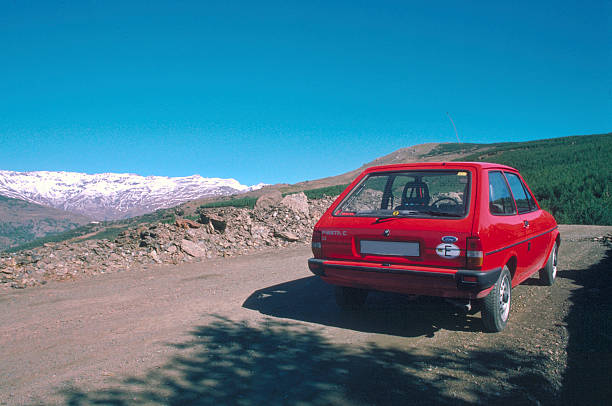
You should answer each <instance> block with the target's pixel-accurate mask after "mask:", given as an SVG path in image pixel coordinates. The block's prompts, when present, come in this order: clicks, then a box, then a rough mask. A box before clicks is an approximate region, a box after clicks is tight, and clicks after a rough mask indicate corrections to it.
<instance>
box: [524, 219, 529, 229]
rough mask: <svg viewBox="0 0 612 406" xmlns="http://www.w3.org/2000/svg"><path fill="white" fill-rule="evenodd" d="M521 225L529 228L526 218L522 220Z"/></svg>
mask: <svg viewBox="0 0 612 406" xmlns="http://www.w3.org/2000/svg"><path fill="white" fill-rule="evenodd" d="M523 227H525V228H529V222H528V221H527V220H525V221H523Z"/></svg>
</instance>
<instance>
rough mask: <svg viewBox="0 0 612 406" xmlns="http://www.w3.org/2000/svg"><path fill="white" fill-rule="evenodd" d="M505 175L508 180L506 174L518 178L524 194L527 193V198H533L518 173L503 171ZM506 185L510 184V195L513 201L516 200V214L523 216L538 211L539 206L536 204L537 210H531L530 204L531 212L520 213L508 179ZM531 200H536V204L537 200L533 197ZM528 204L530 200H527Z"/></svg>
mask: <svg viewBox="0 0 612 406" xmlns="http://www.w3.org/2000/svg"><path fill="white" fill-rule="evenodd" d="M503 173H504V178H506V174H507V173H509V174H512V175H514V176H516V178H517V179H518V180H519V183H520V184H521V187H522V188H523V192H524V193H525V197H528V196H531V194H530V193H529V192H528V190H527V188H526V186H525V183H524V182H523V180H522V179H521V177H520V176H519V174H518V173H516V172H510V171H503ZM506 183H508V188H509V189H510V194H511V195H512V200H514V206H515V207H516V212H517V213H518V214H519V215H521V214H527V213H532V212H534V211H536V210H538V207H537V204H536V208H535V209H532V208H531V204H529V210H527V211H520V210H519V207H518V204H517V203H516V198H515V197H514V193H513V192H512V188H511V187H510V182H508V178H506ZM531 198H532V199H533V200H534V203H535V199H534V198H533V196H531ZM527 202H529V199H527Z"/></svg>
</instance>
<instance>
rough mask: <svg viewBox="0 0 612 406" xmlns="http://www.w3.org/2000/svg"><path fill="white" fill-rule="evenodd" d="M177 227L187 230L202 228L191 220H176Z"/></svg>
mask: <svg viewBox="0 0 612 406" xmlns="http://www.w3.org/2000/svg"><path fill="white" fill-rule="evenodd" d="M175 225H176V226H177V227H180V228H184V229H185V230H187V229H189V228H200V227H202V225H201V224H199V223H196V222H195V221H193V220H189V219H180V218H179V219H176V222H175Z"/></svg>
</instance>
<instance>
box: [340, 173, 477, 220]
mask: <svg viewBox="0 0 612 406" xmlns="http://www.w3.org/2000/svg"><path fill="white" fill-rule="evenodd" d="M462 171H463V172H467V173H468V182H467V185H466V188H465V194H466V195H467V199H465V213H464V215H463V216H462V217H439V216H427V215H425V216H397V217H398V218H411V219H413V218H418V219H434V220H464V219H466V218H467V217H469V215H470V210H471V203H472V187H473V182H475V180H474V179H475V174H474V173H472V170H471V168H456V169H455V168H444V169H405V170H391V171H380V172H378V171H377V172H370V173H367V174H366V175H365V176H364V177H363V178H362V179H361V180H360V181H359V183H357V184H356V185H355V187H353V189H352V190H351V191H350V192H349V193H348V194H347V195H346V196H345V197H344V199H342V201H340V203H338V205H337V206H336V207H335V208H334V210H333V211H332V212H331V215H332V217H340V218H375V217H381V216H357V215H350V216H348V215H340V214H337V213H336V212H337V211H338V210H339V209H340V208H341V207H342V206H343V205H344V204H345V203H346V202H348V201H349V199H351V198H353V196H354V195H355V193H357V192H358V190H361V188H363V186H364V183H365V181H366V180H367V179H368V178H369V177H370V176H372V175H387V176H389V177H391V176H393V178H395V176H397V175H398V174H402V173H407V172H462ZM385 186H386V185H385ZM468 186H469V187H468ZM383 193H384V192H383Z"/></svg>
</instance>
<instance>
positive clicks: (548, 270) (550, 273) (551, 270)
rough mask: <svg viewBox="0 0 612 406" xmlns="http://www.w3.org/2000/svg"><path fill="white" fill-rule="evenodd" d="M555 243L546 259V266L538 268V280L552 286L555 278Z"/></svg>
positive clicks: (556, 249)
mask: <svg viewBox="0 0 612 406" xmlns="http://www.w3.org/2000/svg"><path fill="white" fill-rule="evenodd" d="M558 250H559V249H558V248H557V243H554V244H553V248H552V250H551V251H550V255H549V256H548V261H546V266H544V268H542V269H540V281H541V282H542V284H543V285H545V286H552V284H553V283H555V279H556V278H557V254H558Z"/></svg>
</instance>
